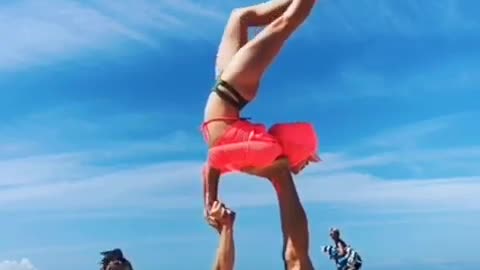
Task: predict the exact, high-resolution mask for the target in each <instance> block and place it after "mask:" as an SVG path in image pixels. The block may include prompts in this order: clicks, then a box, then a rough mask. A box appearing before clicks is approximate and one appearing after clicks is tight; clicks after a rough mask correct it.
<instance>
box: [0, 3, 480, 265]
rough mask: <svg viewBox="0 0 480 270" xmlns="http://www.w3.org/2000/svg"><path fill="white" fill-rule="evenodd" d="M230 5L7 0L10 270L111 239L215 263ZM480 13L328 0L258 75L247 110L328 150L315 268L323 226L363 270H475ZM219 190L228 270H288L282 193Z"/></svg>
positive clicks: (234, 182) (249, 185)
mask: <svg viewBox="0 0 480 270" xmlns="http://www.w3.org/2000/svg"><path fill="white" fill-rule="evenodd" d="M40 2H41V3H40ZM256 2H257V1H252V0H248V1H242V5H243V4H245V5H246V4H253V3H256ZM238 4H239V3H238V1H233V0H228V1H217V0H203V1H193V0H161V1H149V0H135V1H134V0H126V1H114V0H105V1H93V0H91V1H65V0H58V1H53V0H45V1H33V0H21V1H3V2H2V4H1V5H0V20H1V21H2V24H0V35H1V36H2V37H4V38H3V41H2V42H1V43H0V110H1V114H0V172H1V181H0V212H1V218H0V223H1V224H2V226H1V229H0V239H1V241H0V261H3V263H1V264H0V269H1V270H13V269H38V270H60V269H66V268H68V269H72V270H80V269H95V267H97V266H96V263H97V262H98V261H99V259H100V257H99V256H98V252H99V251H101V250H104V249H108V248H113V247H121V248H123V249H124V251H125V253H126V254H127V255H128V257H129V258H130V259H131V260H132V261H133V263H134V265H135V266H136V269H145V270H149V269H151V270H153V269H159V268H167V267H171V269H208V267H209V266H210V265H211V261H212V258H213V252H214V249H215V246H216V241H217V238H216V236H215V234H214V233H213V232H212V231H211V230H210V228H209V227H208V226H206V225H205V224H204V222H203V219H202V200H201V182H200V178H199V170H200V167H201V164H202V161H203V160H204V158H205V154H206V149H205V146H204V145H203V142H202V139H201V137H200V134H199V132H198V128H199V125H200V122H201V120H202V117H203V106H204V102H205V99H206V97H207V95H208V94H209V89H210V87H211V85H212V84H213V78H214V67H213V63H214V56H215V53H216V51H215V50H216V48H217V44H218V41H219V39H220V36H221V32H222V29H223V26H224V23H225V21H226V19H227V15H228V13H229V10H231V9H232V8H234V7H238ZM479 8H480V3H478V1H474V0H458V1H455V0H438V1H407V0H405V1H396V0H359V1H347V0H336V1H320V2H319V4H318V5H317V7H316V10H315V11H314V13H313V15H312V17H311V19H310V20H309V21H308V22H307V23H306V24H305V25H304V26H303V27H302V28H301V30H300V31H299V32H298V33H296V34H295V35H294V37H293V38H292V39H291V40H290V41H289V42H288V44H287V46H286V47H285V48H284V50H283V52H282V54H281V55H280V57H279V58H278V61H277V62H276V63H275V64H274V65H273V67H272V68H271V70H270V71H269V73H268V74H267V76H266V77H265V80H264V82H263V83H262V89H261V92H260V96H259V97H258V99H257V100H256V102H254V103H252V104H251V105H249V106H248V108H247V109H246V111H245V115H246V116H253V117H254V120H255V121H261V122H265V123H267V124H272V123H275V122H282V121H283V122H284V121H296V120H305V121H311V122H313V123H314V124H315V126H316V128H317V131H318V133H319V135H320V138H321V147H320V148H321V150H320V151H321V156H322V157H323V159H324V162H323V163H320V164H318V165H315V166H312V167H310V168H308V169H307V170H306V171H305V172H304V173H303V174H302V175H301V176H299V177H297V178H298V180H297V183H298V188H299V192H300V194H301V197H302V199H303V201H304V202H305V205H306V208H307V211H308V214H309V219H310V227H311V231H312V256H313V258H314V261H315V263H316V265H317V266H318V267H319V268H321V269H333V268H332V267H333V265H332V264H331V262H329V261H328V260H327V259H326V257H325V256H324V255H323V254H321V253H320V246H321V245H324V244H328V243H329V239H328V228H329V227H330V226H337V227H339V228H341V229H342V231H343V234H344V236H345V240H346V241H347V242H349V243H351V244H352V245H353V246H354V247H355V248H357V249H358V250H359V251H360V252H361V254H362V255H363V257H364V260H365V261H366V266H367V268H368V269H371V270H376V269H387V268H388V269H411V270H416V269H429V270H437V269H458V270H462V269H472V265H477V264H478V263H479V258H478V256H477V254H476V249H477V247H476V243H477V242H478V241H475V240H474V239H477V240H478V239H480V232H479V231H478V227H479V226H480V197H479V196H478V194H479V193H480V167H479V166H478V163H479V161H480V142H479V140H478V138H479V134H480V126H479V125H478V120H477V119H478V117H479V116H480V111H479V107H478V104H479V103H478V100H479V99H480V94H479V93H478V91H476V90H478V88H479V87H480V64H479V63H480V61H479V60H480V51H479V50H478V48H479V47H480V36H479V35H478V33H479V31H480V19H478V16H477V15H478V14H477V13H478V12H476V11H477V10H479ZM269 104H270V105H269ZM280 106H281V107H280ZM279 108H281V109H279ZM221 195H222V198H223V199H224V201H225V202H226V203H228V204H229V205H230V206H231V207H232V208H233V209H235V210H236V211H237V212H238V222H237V231H236V237H237V243H238V263H237V266H238V268H237V269H260V268H261V269H280V267H281V261H280V257H279V256H280V248H281V237H280V235H281V233H280V226H279V218H278V210H277V208H276V202H275V195H274V193H273V190H272V188H271V187H270V186H269V185H268V184H267V183H266V182H264V181H261V180H258V179H254V178H252V177H248V176H243V175H232V176H228V177H226V179H225V181H224V182H223V183H222V187H221ZM470 239H472V240H470ZM272 256H273V259H272ZM157 259H158V261H157ZM72 262H73V264H74V266H71V264H72Z"/></svg>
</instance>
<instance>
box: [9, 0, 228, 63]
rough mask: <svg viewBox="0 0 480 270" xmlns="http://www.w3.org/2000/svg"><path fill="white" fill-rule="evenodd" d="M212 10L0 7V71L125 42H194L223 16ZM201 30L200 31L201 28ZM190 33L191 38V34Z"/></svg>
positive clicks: (175, 4)
mask: <svg viewBox="0 0 480 270" xmlns="http://www.w3.org/2000/svg"><path fill="white" fill-rule="evenodd" d="M222 14H223V13H222V12H219V11H218V12H217V11H216V10H215V9H213V8H212V7H211V6H205V5H199V4H197V3H195V2H191V1H189V0H184V1H122V2H119V1H97V2H95V3H94V4H88V3H82V2H76V1H75V2H72V1H64V0H57V1H54V0H47V1H42V2H38V1H32V0H27V1H18V2H11V3H7V4H4V5H3V6H2V7H0V20H1V21H2V22H3V23H2V24H1V25H0V34H1V35H2V36H3V37H6V42H2V43H1V44H0V71H13V70H19V69H22V68H25V67H30V66H32V65H41V64H45V63H50V62H52V61H56V60H66V59H71V58H72V57H75V56H77V55H79V54H82V53H88V52H92V51H95V50H102V52H104V53H107V52H108V50H105V49H107V48H108V49H111V48H116V47H119V46H121V44H124V43H125V42H136V43H139V44H142V45H144V46H148V47H153V48H158V47H159V46H161V41H162V40H163V39H161V38H160V39H159V35H160V36H161V35H164V34H166V35H167V36H170V37H171V36H172V35H173V36H175V37H182V36H183V37H184V38H186V39H189V38H194V37H193V36H196V37H197V38H198V35H196V34H201V33H203V34H205V33H206V32H202V31H199V29H200V28H196V30H195V31H192V27H193V26H194V25H196V24H199V25H202V24H204V25H208V26H210V25H211V24H212V21H213V22H218V20H220V19H221V18H222V16H223V15H222ZM203 29H205V28H203ZM192 35H193V36H192Z"/></svg>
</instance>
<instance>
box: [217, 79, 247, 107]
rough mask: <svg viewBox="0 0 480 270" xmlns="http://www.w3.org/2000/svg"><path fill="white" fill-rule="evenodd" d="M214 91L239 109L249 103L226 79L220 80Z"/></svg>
mask: <svg viewBox="0 0 480 270" xmlns="http://www.w3.org/2000/svg"><path fill="white" fill-rule="evenodd" d="M222 88H223V89H222ZM213 91H214V92H215V93H217V94H218V96H219V97H220V98H222V99H223V100H225V101H227V102H228V103H230V105H232V106H234V107H235V108H237V109H238V110H241V109H243V107H245V105H247V104H248V100H246V99H245V98H244V97H243V96H242V95H240V93H238V91H237V90H236V89H235V88H234V87H233V86H231V85H230V84H229V83H227V82H226V81H223V80H218V81H217V83H216V84H215V87H214V88H213Z"/></svg>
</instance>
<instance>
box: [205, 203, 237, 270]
mask: <svg viewBox="0 0 480 270" xmlns="http://www.w3.org/2000/svg"><path fill="white" fill-rule="evenodd" d="M210 218H211V219H214V220H215V221H214V222H213V223H215V225H213V226H214V228H215V229H216V230H217V231H218V232H219V233H220V240H219V243H218V249H217V254H216V257H215V262H214V264H213V270H233V267H234V264H235V242H234V239H233V225H234V222H235V212H233V211H232V210H230V209H228V208H226V207H225V206H224V205H223V204H222V203H220V202H219V201H215V202H214V203H213V205H212V209H211V211H210Z"/></svg>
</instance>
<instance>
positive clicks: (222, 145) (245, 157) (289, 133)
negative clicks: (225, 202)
mask: <svg viewBox="0 0 480 270" xmlns="http://www.w3.org/2000/svg"><path fill="white" fill-rule="evenodd" d="M226 120H230V121H231V120H236V121H235V122H234V123H233V124H232V125H231V126H230V127H229V128H228V130H227V131H226V132H225V134H224V135H223V136H222V137H221V138H220V139H219V140H218V141H217V142H216V144H215V146H213V147H211V148H210V149H209V155H208V165H209V166H211V167H213V168H216V169H218V170H220V171H221V172H222V173H227V172H233V171H241V170H243V169H247V168H264V167H268V166H270V165H271V164H272V163H273V162H274V161H275V160H276V159H278V158H279V157H282V156H285V157H287V158H288V159H289V161H290V164H291V167H292V168H294V167H296V166H301V165H302V164H304V163H305V162H306V161H313V162H315V161H319V160H320V159H319V158H318V155H317V154H316V152H317V148H318V139H317V136H316V133H315V130H314V129H313V126H312V125H311V124H308V123H285V124H276V125H274V126H272V128H271V129H270V130H267V128H266V127H265V125H263V124H254V123H251V122H249V121H247V120H244V119H231V118H218V119H212V120H210V121H207V122H205V123H204V124H203V126H202V132H203V134H204V137H205V139H208V128H207V125H208V124H209V123H211V122H213V121H226Z"/></svg>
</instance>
